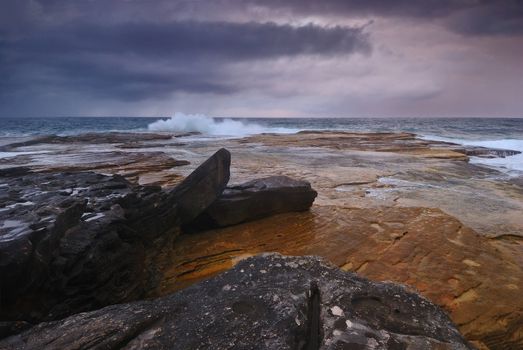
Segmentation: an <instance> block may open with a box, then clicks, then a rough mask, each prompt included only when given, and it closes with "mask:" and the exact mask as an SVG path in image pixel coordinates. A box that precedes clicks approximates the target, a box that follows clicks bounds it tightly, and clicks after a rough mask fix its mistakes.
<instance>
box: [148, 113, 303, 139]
mask: <svg viewBox="0 0 523 350" xmlns="http://www.w3.org/2000/svg"><path fill="white" fill-rule="evenodd" d="M148 129H149V130H150V131H167V132H176V133H180V132H181V133H184V132H199V133H201V134H203V135H212V136H232V137H235V136H239V137H241V136H247V135H253V134H261V133H264V132H278V133H288V132H294V131H295V130H291V129H286V128H269V127H265V126H262V125H259V124H256V123H252V122H247V121H241V120H234V119H221V118H220V119H215V118H211V117H208V116H205V115H201V114H192V115H191V114H183V113H175V114H174V116H173V117H171V118H169V119H163V120H157V121H155V122H154V123H151V124H149V125H148Z"/></svg>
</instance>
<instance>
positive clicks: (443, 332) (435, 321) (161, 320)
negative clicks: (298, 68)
mask: <svg viewBox="0 0 523 350" xmlns="http://www.w3.org/2000/svg"><path fill="white" fill-rule="evenodd" d="M0 348H1V349H7V348H9V349H80V348H81V349H91V348H104V349H142V348H154V349H320V348H321V349H470V347H469V346H468V345H467V344H466V342H465V340H464V339H463V338H462V337H461V335H460V334H459V332H458V331H457V330H456V328H455V327H454V325H453V324H452V322H451V321H450V320H449V318H448V317H447V316H446V315H445V313H444V312H443V311H441V309H439V308H438V307H437V306H435V305H433V304H432V303H430V302H429V301H428V300H426V299H424V298H423V297H421V296H419V295H418V294H416V293H413V292H409V291H407V290H406V289H405V288H404V287H402V286H400V285H397V284H393V283H376V282H371V281H369V280H366V279H364V278H361V277H358V276H357V275H355V274H352V273H347V272H343V271H341V270H339V269H337V268H335V267H332V266H328V265H326V264H324V263H323V262H322V261H320V260H318V259H317V258H313V257H284V256H280V255H276V254H268V255H264V256H258V257H254V258H250V259H247V260H244V261H242V262H240V263H239V264H238V265H237V266H236V267H235V268H234V269H232V270H230V271H228V272H226V273H223V274H222V275H219V276H217V277H215V278H213V279H211V280H207V281H205V282H202V283H199V284H197V285H194V286H192V287H190V288H187V289H185V290H182V291H180V292H178V293H175V294H172V295H170V296H168V297H165V298H160V299H156V300H152V301H142V302H136V303H131V304H122V305H115V306H109V307H106V308H104V309H101V310H97V311H94V312H89V313H82V314H78V315H74V316H71V317H69V318H67V319H64V320H61V321H58V322H51V323H43V324H40V325H38V326H35V327H33V328H32V329H30V330H28V331H26V332H24V333H21V334H19V335H15V336H11V337H9V338H7V339H4V340H3V341H0Z"/></svg>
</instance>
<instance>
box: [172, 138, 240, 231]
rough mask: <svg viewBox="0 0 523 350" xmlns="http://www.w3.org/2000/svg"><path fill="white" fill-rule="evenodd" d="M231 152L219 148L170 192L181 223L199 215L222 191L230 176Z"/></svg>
mask: <svg viewBox="0 0 523 350" xmlns="http://www.w3.org/2000/svg"><path fill="white" fill-rule="evenodd" d="M230 165H231V154H230V153H229V151H227V150H226V149H225V148H221V149H220V150H218V151H217V152H216V153H215V154H213V155H212V156H211V157H210V158H209V159H207V160H206V161H205V162H204V163H202V164H201V165H200V166H199V167H198V168H196V170H194V171H193V172H192V173H191V174H190V175H189V176H187V177H186V178H185V179H184V180H183V181H182V182H181V183H180V184H179V185H178V186H176V187H175V188H174V190H173V192H172V193H171V194H172V196H173V197H174V198H175V199H176V202H177V204H178V210H179V214H180V218H181V221H182V223H188V222H191V221H192V220H194V219H195V218H196V217H197V216H198V215H200V214H201V213H202V212H203V211H204V210H205V209H206V208H207V207H208V206H209V205H211V204H212V203H213V202H214V201H215V200H216V198H218V196H219V195H220V194H221V193H222V192H223V190H224V189H225V187H226V186H227V183H228V182H229V177H230V169H229V168H230Z"/></svg>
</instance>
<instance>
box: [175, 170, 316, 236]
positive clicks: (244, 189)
mask: <svg viewBox="0 0 523 350" xmlns="http://www.w3.org/2000/svg"><path fill="white" fill-rule="evenodd" d="M316 196H317V192H316V191H314V190H313V189H312V188H311V185H310V183H309V182H307V181H301V180H294V179H291V178H289V177H287V176H271V177H267V178H263V179H257V180H253V181H249V182H246V183H244V184H241V185H238V186H233V187H227V188H226V189H225V190H224V191H223V193H222V194H221V195H220V197H218V199H217V200H216V201H215V202H213V203H212V205H211V206H209V208H207V209H206V210H205V211H204V212H203V213H202V214H201V215H200V216H198V218H196V219H195V220H194V222H192V223H191V224H190V225H188V227H186V228H185V230H186V231H197V230H202V229H208V228H214V227H225V226H230V225H235V224H239V223H241V222H245V221H251V220H255V219H260V218H263V217H267V216H270V215H275V214H280V213H287V212H297V211H305V210H308V209H309V208H310V207H311V205H312V203H313V202H314V199H315V198H316Z"/></svg>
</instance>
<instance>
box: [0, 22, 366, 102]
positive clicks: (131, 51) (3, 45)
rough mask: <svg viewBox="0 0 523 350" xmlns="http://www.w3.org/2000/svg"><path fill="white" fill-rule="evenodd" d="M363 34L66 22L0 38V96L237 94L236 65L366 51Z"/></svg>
mask: <svg viewBox="0 0 523 350" xmlns="http://www.w3.org/2000/svg"><path fill="white" fill-rule="evenodd" d="M369 50H370V44H369V42H368V37H367V34H366V33H365V32H364V29H363V28H351V27H340V26H336V27H322V26H317V25H312V24H310V25H305V26H291V25H278V24H275V23H255V22H247V23H228V22H198V21H175V22H161V23H152V22H127V23H116V24H108V23H103V24H95V23H88V22H68V23H63V24H60V25H54V24H53V25H42V26H40V27H39V28H38V30H35V31H32V32H31V33H29V34H24V35H22V36H20V35H17V36H12V37H7V38H5V39H3V40H0V62H1V64H2V67H1V68H0V71H1V72H2V75H3V76H5V77H6V78H5V79H4V80H3V82H2V83H0V89H1V90H0V95H6V94H13V92H15V91H16V90H17V89H23V88H24V86H28V85H29V86H32V87H38V86H41V87H42V88H46V89H48V90H49V89H60V88H62V89H64V88H66V89H73V90H77V91H83V92H88V93H90V94H95V95H98V96H104V97H107V98H113V99H121V100H131V99H146V98H150V97H153V96H154V97H157V98H161V97H164V96H165V95H168V94H169V93H172V92H176V91H184V92H190V93H218V94H225V93H231V92H234V91H235V90H236V89H238V87H234V86H233V85H232V84H231V82H230V81H229V80H228V79H227V76H226V74H225V70H224V67H225V66H227V65H229V64H231V63H233V62H243V61H252V60H255V61H259V60H270V59H276V58H279V57H295V56H302V55H338V54H342V55H343V54H351V53H355V52H363V53H364V52H369Z"/></svg>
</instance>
